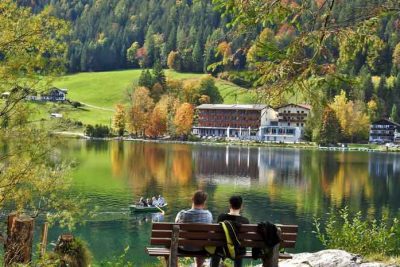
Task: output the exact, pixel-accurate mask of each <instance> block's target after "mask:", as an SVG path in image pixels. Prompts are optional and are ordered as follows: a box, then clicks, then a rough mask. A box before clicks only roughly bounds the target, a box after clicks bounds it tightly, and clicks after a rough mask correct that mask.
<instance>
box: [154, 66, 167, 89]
mask: <svg viewBox="0 0 400 267" xmlns="http://www.w3.org/2000/svg"><path fill="white" fill-rule="evenodd" d="M153 77H154V82H155V83H159V84H161V86H162V87H163V88H164V89H165V88H166V87H167V78H166V77H165V72H164V69H163V68H162V65H161V63H160V61H156V63H154V67H153Z"/></svg>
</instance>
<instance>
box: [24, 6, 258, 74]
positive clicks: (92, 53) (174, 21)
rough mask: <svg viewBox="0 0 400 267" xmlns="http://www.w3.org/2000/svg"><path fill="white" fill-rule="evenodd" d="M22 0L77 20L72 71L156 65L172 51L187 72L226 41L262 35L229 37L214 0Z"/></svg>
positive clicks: (202, 65)
mask: <svg viewBox="0 0 400 267" xmlns="http://www.w3.org/2000/svg"><path fill="white" fill-rule="evenodd" d="M20 2H21V3H22V4H26V5H30V6H31V7H33V9H34V10H35V11H39V10H41V9H42V8H44V7H45V6H46V5H48V4H50V5H52V6H53V7H54V11H53V12H54V13H55V14H56V15H57V16H58V17H61V18H63V19H66V20H68V21H71V23H72V28H73V30H72V35H71V37H70V40H69V51H68V59H69V71H70V72H79V71H102V70H113V69H121V68H129V67H139V64H143V65H142V66H146V67H151V66H153V64H154V63H155V62H156V61H157V60H159V61H160V62H161V63H162V64H163V65H164V66H166V64H167V58H168V54H169V53H170V52H171V51H178V52H179V53H180V56H181V58H182V67H181V70H182V71H191V72H203V71H204V70H205V69H206V66H207V65H209V64H211V63H214V62H215V61H216V60H217V59H216V58H215V54H216V50H215V49H216V47H217V45H218V43H220V42H221V41H224V40H230V41H233V43H232V46H233V47H234V48H237V49H238V48H241V47H244V46H246V44H248V43H249V41H250V40H253V39H255V37H256V34H255V32H254V31H253V32H250V33H246V34H241V36H235V38H232V37H229V35H230V34H229V31H228V30H227V28H226V26H225V25H226V24H227V21H226V19H223V18H221V16H220V14H219V13H218V12H216V11H214V8H213V5H212V3H211V1H209V0H206V1H189V0H185V1H176V0H149V1H141V0H108V1H105V0H98V1H93V0H74V1H67V0H61V1H59V0H33V1H31V0H21V1H20ZM129 48H131V50H128V49H129ZM133 49H134V51H132V50H133ZM132 52H133V56H132V57H131V58H129V54H132Z"/></svg>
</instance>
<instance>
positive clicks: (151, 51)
mask: <svg viewBox="0 0 400 267" xmlns="http://www.w3.org/2000/svg"><path fill="white" fill-rule="evenodd" d="M144 47H145V48H146V50H147V62H146V66H147V67H149V66H153V64H154V60H155V58H156V46H155V42H154V31H153V27H152V26H150V27H149V29H148V30H147V33H146V40H145V42H144Z"/></svg>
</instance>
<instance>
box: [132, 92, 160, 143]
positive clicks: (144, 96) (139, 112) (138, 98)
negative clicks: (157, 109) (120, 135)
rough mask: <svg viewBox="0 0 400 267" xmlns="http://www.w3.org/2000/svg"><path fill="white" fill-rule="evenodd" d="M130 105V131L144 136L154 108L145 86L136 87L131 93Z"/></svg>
mask: <svg viewBox="0 0 400 267" xmlns="http://www.w3.org/2000/svg"><path fill="white" fill-rule="evenodd" d="M131 98H132V106H131V110H130V112H129V125H130V131H131V133H133V134H135V135H138V136H144V134H145V129H146V126H147V124H148V122H149V120H150V116H151V113H152V112H153V108H154V101H153V99H152V98H151V97H150V92H149V90H148V89H147V88H146V87H138V88H136V89H134V91H133V93H132V96H131Z"/></svg>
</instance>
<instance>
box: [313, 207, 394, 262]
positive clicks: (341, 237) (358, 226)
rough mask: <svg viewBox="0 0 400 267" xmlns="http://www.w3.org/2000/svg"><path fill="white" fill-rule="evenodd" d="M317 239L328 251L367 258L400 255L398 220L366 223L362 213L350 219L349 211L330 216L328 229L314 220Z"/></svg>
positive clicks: (369, 221)
mask: <svg viewBox="0 0 400 267" xmlns="http://www.w3.org/2000/svg"><path fill="white" fill-rule="evenodd" d="M314 225H315V228H316V235H317V237H318V239H319V240H320V241H321V242H322V244H323V245H324V246H325V247H327V248H335V249H343V250H346V251H348V252H352V253H355V254H361V255H363V256H376V255H381V256H398V255H400V224H399V220H398V219H397V218H395V219H392V220H390V219H388V218H387V217H385V216H383V217H382V219H381V220H379V221H378V220H376V219H374V220H367V219H363V217H362V214H361V212H357V213H356V214H355V215H354V216H350V215H349V209H348V208H347V207H346V208H344V209H341V210H339V211H338V212H334V211H333V210H332V211H331V212H330V215H329V218H328V220H327V222H326V225H324V226H323V225H322V224H321V221H320V220H319V219H315V220H314Z"/></svg>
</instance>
